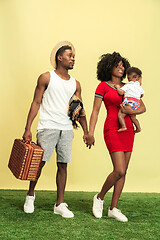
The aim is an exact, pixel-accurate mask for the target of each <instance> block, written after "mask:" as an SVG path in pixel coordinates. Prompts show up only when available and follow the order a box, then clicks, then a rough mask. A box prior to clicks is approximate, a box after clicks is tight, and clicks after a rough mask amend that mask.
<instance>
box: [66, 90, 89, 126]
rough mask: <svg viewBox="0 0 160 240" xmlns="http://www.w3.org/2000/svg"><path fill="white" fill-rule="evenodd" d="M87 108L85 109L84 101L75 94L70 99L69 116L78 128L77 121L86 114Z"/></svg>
mask: <svg viewBox="0 0 160 240" xmlns="http://www.w3.org/2000/svg"><path fill="white" fill-rule="evenodd" d="M85 115H86V114H85V110H84V109H83V103H82V101H81V100H80V99H79V98H78V97H77V96H76V95H75V94H74V95H73V96H72V97H71V99H70V101H69V108H68V116H69V117H70V119H71V121H72V125H73V127H74V128H77V127H78V125H77V122H76V121H78V122H79V120H80V117H83V116H85Z"/></svg>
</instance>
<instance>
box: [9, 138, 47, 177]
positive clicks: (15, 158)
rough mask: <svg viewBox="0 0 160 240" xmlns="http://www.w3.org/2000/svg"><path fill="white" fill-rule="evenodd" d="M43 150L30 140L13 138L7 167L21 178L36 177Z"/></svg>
mask: <svg viewBox="0 0 160 240" xmlns="http://www.w3.org/2000/svg"><path fill="white" fill-rule="evenodd" d="M43 153H44V150H43V149H42V148H41V147H40V146H38V145H36V144H35V143H34V142H31V141H26V142H25V141H24V140H22V139H15V140H14V144H13V147H12V151H11V155H10V159H9V163H8V167H9V169H10V170H11V172H12V173H13V175H14V176H15V177H16V178H18V179H21V180H30V181H35V180H37V179H38V176H39V171H40V165H41V162H42V157H43Z"/></svg>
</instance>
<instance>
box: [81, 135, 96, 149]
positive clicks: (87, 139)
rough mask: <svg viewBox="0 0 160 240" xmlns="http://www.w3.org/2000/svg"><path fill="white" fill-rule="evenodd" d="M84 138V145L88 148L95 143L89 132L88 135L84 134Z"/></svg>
mask: <svg viewBox="0 0 160 240" xmlns="http://www.w3.org/2000/svg"><path fill="white" fill-rule="evenodd" d="M84 136H85V139H84V137H83V139H84V143H85V144H86V147H89V149H91V146H92V145H94V143H95V139H94V136H93V135H92V134H90V133H88V135H84Z"/></svg>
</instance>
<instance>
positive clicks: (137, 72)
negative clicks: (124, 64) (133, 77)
mask: <svg viewBox="0 0 160 240" xmlns="http://www.w3.org/2000/svg"><path fill="white" fill-rule="evenodd" d="M132 73H136V74H137V75H138V76H140V77H141V75H142V71H141V70H140V69H139V68H136V67H129V68H127V70H126V74H127V75H130V74H132Z"/></svg>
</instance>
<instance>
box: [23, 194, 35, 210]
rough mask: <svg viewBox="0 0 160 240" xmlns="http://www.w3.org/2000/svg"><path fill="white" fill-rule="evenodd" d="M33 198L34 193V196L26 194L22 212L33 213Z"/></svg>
mask: <svg viewBox="0 0 160 240" xmlns="http://www.w3.org/2000/svg"><path fill="white" fill-rule="evenodd" d="M34 200H35V194H34V196H28V195H27V196H26V201H25V204H24V212H25V213H33V212H34Z"/></svg>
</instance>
